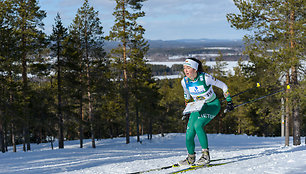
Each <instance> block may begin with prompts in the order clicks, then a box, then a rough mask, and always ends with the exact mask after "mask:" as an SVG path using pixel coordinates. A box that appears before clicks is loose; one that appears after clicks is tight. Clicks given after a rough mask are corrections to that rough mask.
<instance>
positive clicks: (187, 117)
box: [182, 114, 190, 121]
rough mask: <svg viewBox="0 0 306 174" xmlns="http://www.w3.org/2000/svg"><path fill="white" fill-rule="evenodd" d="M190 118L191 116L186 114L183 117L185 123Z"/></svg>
mask: <svg viewBox="0 0 306 174" xmlns="http://www.w3.org/2000/svg"><path fill="white" fill-rule="evenodd" d="M189 116H190V114H185V115H183V117H182V120H183V121H184V120H185V119H187V120H188V119H189Z"/></svg>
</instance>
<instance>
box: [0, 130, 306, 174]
mask: <svg viewBox="0 0 306 174" xmlns="http://www.w3.org/2000/svg"><path fill="white" fill-rule="evenodd" d="M208 139H209V146H210V154H211V159H212V160H213V161H212V164H221V163H227V164H225V165H221V166H213V167H210V168H202V169H198V170H194V171H189V172H187V173H205V174H209V173H211V174H219V173H226V174H227V173H241V174H246V173H258V174H262V173H275V174H279V173H290V174H299V173H306V160H305V159H306V146H305V142H304V140H305V139H304V138H302V145H301V146H289V147H284V138H281V137H252V136H246V135H223V134H209V135H208ZM290 143H291V144H292V139H290ZM96 145H97V148H96V149H92V148H91V142H90V140H85V145H84V148H83V149H80V148H79V141H69V142H65V149H57V148H56V149H54V150H51V148H50V144H49V143H47V144H39V145H37V144H32V151H30V152H22V151H21V148H22V146H18V152H17V153H13V152H12V149H9V152H8V153H4V154H0V159H1V163H0V168H1V170H0V173H14V174H21V173H22V174H24V173H31V174H33V173H39V174H42V173H71V174H75V173H77V174H78V173H87V174H92V173H96V174H100V173H103V174H104V173H105V174H111V173H132V172H137V171H144V170H148V169H154V168H159V167H163V166H167V165H172V164H174V163H176V162H178V161H179V160H182V159H184V158H185V157H186V148H185V134H167V135H166V136H165V137H161V136H160V135H155V136H153V139H152V140H151V141H149V140H147V139H146V136H143V137H142V144H139V143H136V138H135V137H132V138H131V143H130V144H128V145H126V144H125V138H115V139H106V140H100V141H97V142H96ZM55 146H56V147H57V143H55ZM196 150H197V152H200V150H201V149H200V146H199V143H198V140H197V138H196ZM197 158H199V156H198V157H197ZM214 160H216V161H214ZM183 168H184V167H176V168H172V169H168V170H162V171H156V172H150V173H171V172H174V171H177V170H180V169H183Z"/></svg>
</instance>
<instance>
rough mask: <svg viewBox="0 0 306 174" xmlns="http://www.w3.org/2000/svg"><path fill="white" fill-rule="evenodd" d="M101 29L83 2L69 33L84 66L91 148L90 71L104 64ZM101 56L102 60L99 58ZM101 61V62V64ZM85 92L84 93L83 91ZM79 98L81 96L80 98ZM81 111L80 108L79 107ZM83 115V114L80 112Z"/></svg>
mask: <svg viewBox="0 0 306 174" xmlns="http://www.w3.org/2000/svg"><path fill="white" fill-rule="evenodd" d="M102 29H103V27H102V26H101V22H100V19H99V18H98V12H97V11H95V10H94V8H93V7H90V6H89V3H88V0H85V2H84V4H83V6H82V7H81V8H80V9H78V12H77V14H76V17H75V19H74V21H73V24H72V25H71V33H72V34H74V37H76V38H77V40H78V41H79V43H78V44H79V45H78V47H77V48H78V49H79V52H81V53H82V54H81V56H82V58H81V59H82V60H83V61H84V65H83V68H84V69H82V73H81V74H80V76H82V77H81V79H83V80H82V83H84V84H85V85H86V89H85V90H86V93H87V105H88V106H87V108H88V111H87V113H88V118H89V120H90V132H91V139H92V147H93V148H95V147H96V146H95V134H94V133H95V131H94V115H93V98H92V81H94V78H98V77H96V76H92V75H93V74H92V71H93V70H92V69H93V68H94V66H96V65H97V64H102V63H105V59H103V58H104V57H103V56H104V50H103V48H102V46H103V40H104V38H103V36H102V35H103V31H102ZM101 56H102V58H101ZM101 61H102V62H101ZM84 92H85V91H84ZM80 97H81V96H80ZM80 109H81V106H80ZM82 113H83V112H82Z"/></svg>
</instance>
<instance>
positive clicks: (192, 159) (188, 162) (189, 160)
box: [178, 154, 195, 166]
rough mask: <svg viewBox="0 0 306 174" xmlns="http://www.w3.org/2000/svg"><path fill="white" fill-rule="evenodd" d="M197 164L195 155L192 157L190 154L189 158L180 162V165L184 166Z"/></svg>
mask: <svg viewBox="0 0 306 174" xmlns="http://www.w3.org/2000/svg"><path fill="white" fill-rule="evenodd" d="M194 162H195V154H193V155H190V154H188V156H187V158H186V159H184V160H182V161H180V162H178V165H180V166H183V165H192V164H193V163H194Z"/></svg>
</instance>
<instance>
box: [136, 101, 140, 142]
mask: <svg viewBox="0 0 306 174" xmlns="http://www.w3.org/2000/svg"><path fill="white" fill-rule="evenodd" d="M135 105H136V130H137V142H140V132H139V112H138V104H137V103H136V104H135Z"/></svg>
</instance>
